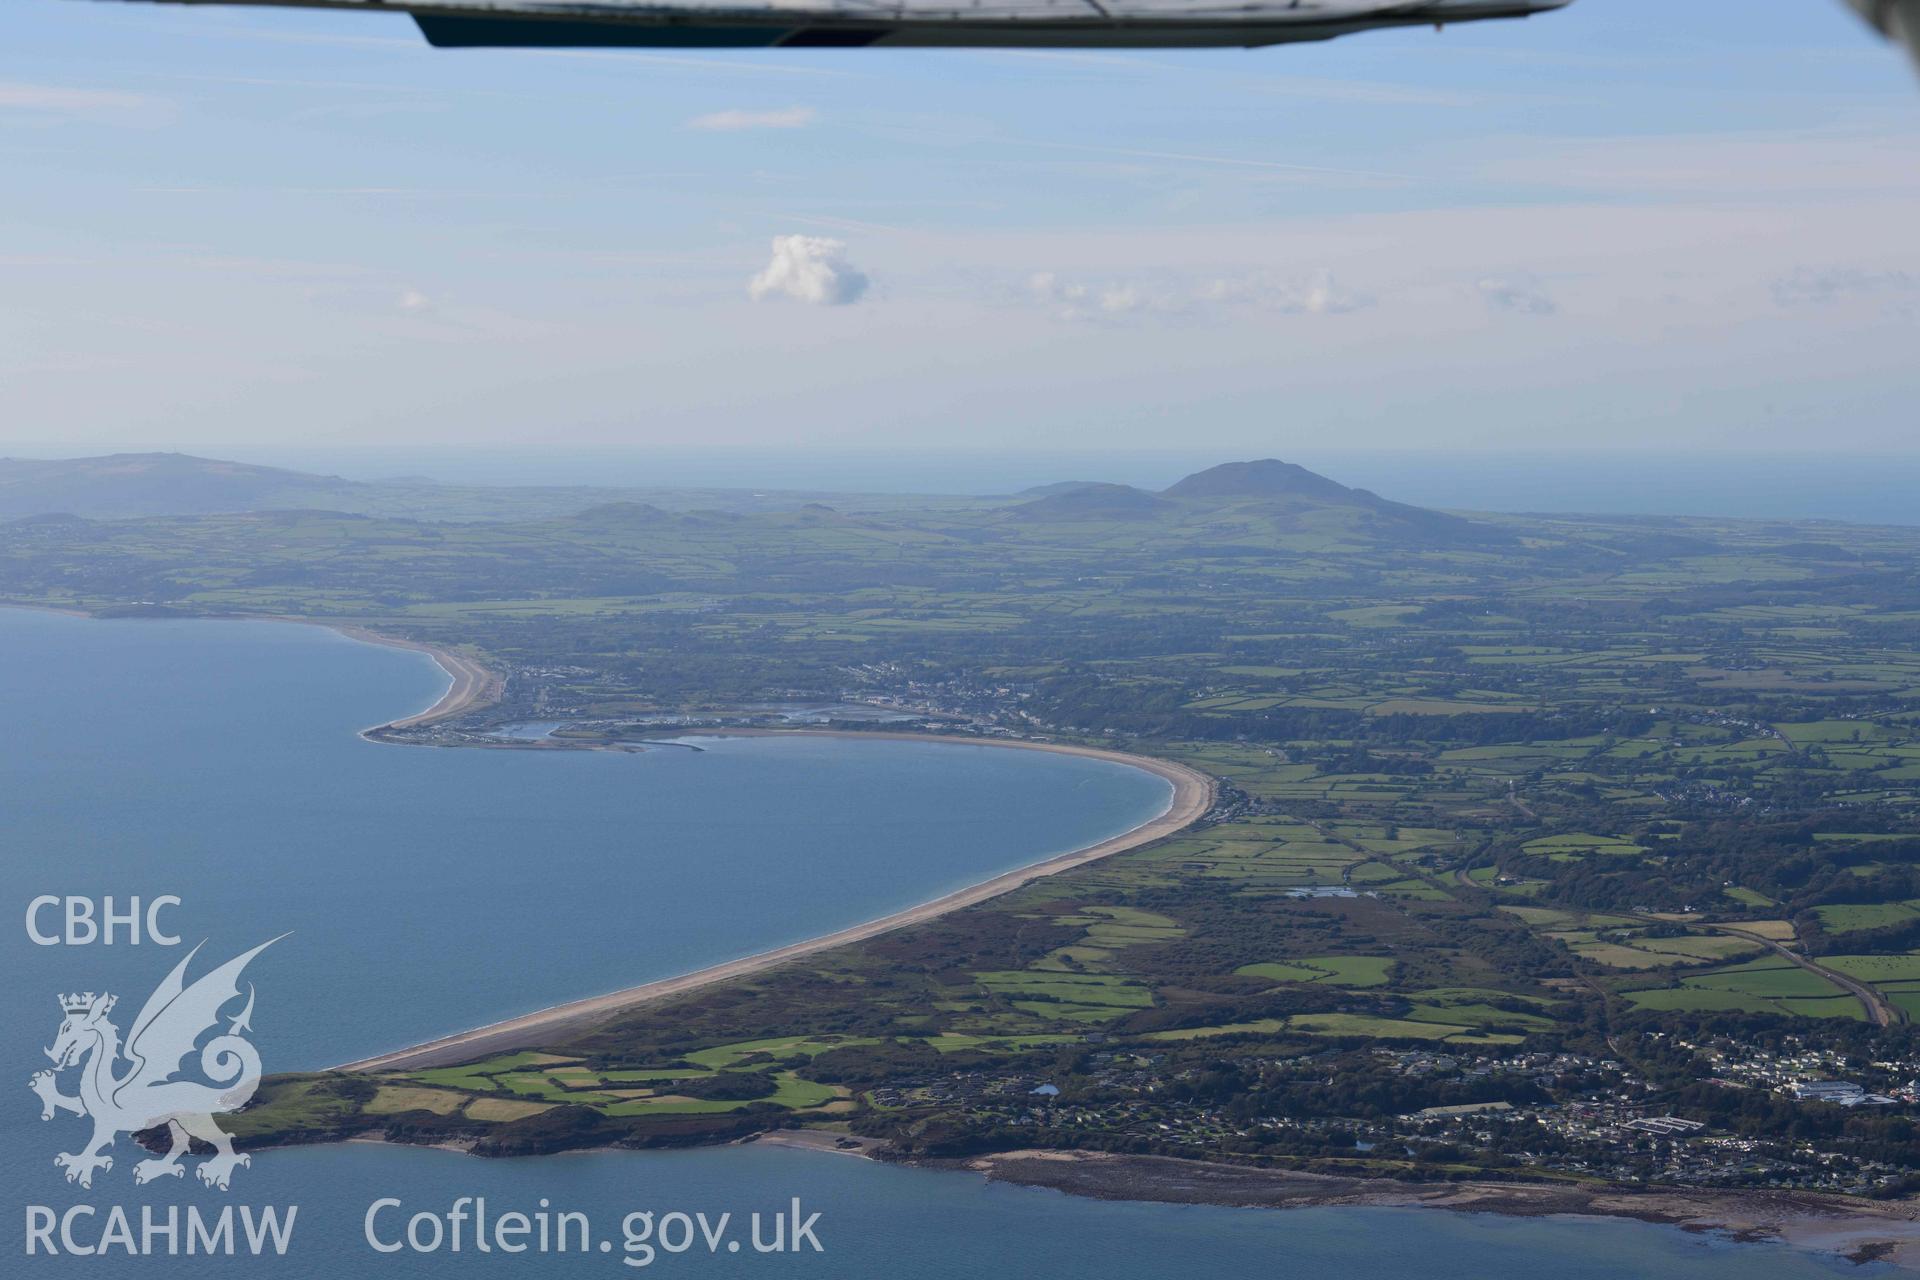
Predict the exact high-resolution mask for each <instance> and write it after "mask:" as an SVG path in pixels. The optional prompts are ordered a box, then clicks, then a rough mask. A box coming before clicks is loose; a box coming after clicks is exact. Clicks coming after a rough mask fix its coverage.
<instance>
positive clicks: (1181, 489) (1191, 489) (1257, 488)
mask: <svg viewBox="0 0 1920 1280" xmlns="http://www.w3.org/2000/svg"><path fill="white" fill-rule="evenodd" d="M1161 492H1162V493H1164V494H1165V495H1166V496H1167V497H1169V498H1282V497H1304V498H1319V499H1322V500H1331V501H1335V502H1355V501H1361V502H1364V501H1366V500H1367V499H1368V498H1371V497H1372V495H1371V494H1368V493H1366V491H1365V490H1362V489H1349V488H1348V487H1347V486H1346V485H1343V484H1341V483H1340V482H1339V481H1337V480H1329V479H1327V478H1326V477H1325V476H1323V475H1319V474H1317V473H1315V472H1312V471H1309V470H1307V469H1306V468H1305V467H1303V466H1300V465H1299V464H1297V463H1293V462H1282V461H1280V460H1279V459H1278V458H1261V459H1258V460H1257V461H1253V462H1223V463H1221V464H1220V465H1219V466H1217V467H1208V468H1207V469H1206V470H1205V471H1196V472H1194V473H1193V474H1192V475H1190V476H1188V477H1187V478H1186V479H1184V480H1181V481H1179V482H1177V483H1175V484H1172V485H1169V486H1168V487H1167V488H1166V489H1164V490H1162V491H1161Z"/></svg>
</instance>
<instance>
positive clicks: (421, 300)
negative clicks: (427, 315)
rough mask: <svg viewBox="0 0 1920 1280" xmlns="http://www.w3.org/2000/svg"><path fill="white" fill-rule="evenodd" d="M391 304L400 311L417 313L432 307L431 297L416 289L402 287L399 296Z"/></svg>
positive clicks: (429, 309)
mask: <svg viewBox="0 0 1920 1280" xmlns="http://www.w3.org/2000/svg"><path fill="white" fill-rule="evenodd" d="M393 305H394V306H395V307H396V308H398V309H399V310H401V311H406V312H411V313H415V314H418V313H420V312H423V311H431V310H432V309H433V299H432V298H429V297H428V296H427V295H426V294H424V293H422V292H420V291H419V290H418V289H402V290H401V291H400V296H399V297H398V298H396V299H394V302H393Z"/></svg>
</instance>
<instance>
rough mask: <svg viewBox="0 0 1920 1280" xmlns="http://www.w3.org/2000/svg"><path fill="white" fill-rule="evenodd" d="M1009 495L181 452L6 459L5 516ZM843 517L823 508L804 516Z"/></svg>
mask: <svg viewBox="0 0 1920 1280" xmlns="http://www.w3.org/2000/svg"><path fill="white" fill-rule="evenodd" d="M1003 501H1004V500H1003V499H1001V500H997V499H988V498H971V497H955V496H945V497H939V496H930V495H926V494H841V493H831V492H818V491H812V490H807V491H798V490H790V491H771V492H768V491H761V490H755V489H665V488H644V487H621V488H610V487H597V486H586V485H515V484H503V485H459V484H439V483H436V482H434V481H432V480H428V479H424V478H421V477H418V476H402V477H390V478H387V479H382V480H372V481H368V480H348V479H345V478H344V477H341V476H327V475H314V474H311V473H308V472H304V471H288V470H284V469H282V468H279V467H260V466H254V465H252V464H250V463H244V462H228V461H224V460H222V459H218V458H197V457H194V456H192V455H190V454H184V453H119V454H112V455H109V456H106V457H98V458H60V459H51V460H49V459H37V458H0V521H14V520H21V519H27V518H30V517H37V516H54V515H70V516H81V517H85V518H87V519H92V520H126V519H134V518H139V517H143V516H206V515H225V514H230V513H239V512H253V511H290V510H299V511H339V512H344V513H347V514H350V515H369V516H390V517H398V518H400V519H407V520H457V521H480V522H493V521H521V520H551V519H555V518H559V517H565V516H571V515H581V514H586V513H588V512H589V511H591V509H592V508H595V507H606V508H611V509H610V510H607V511H602V512H600V513H598V514H597V515H594V516H592V517H591V518H592V519H593V520H596V521H603V522H606V521H611V522H615V523H618V522H622V521H624V522H626V523H630V524H631V523H643V522H645V521H647V520H649V519H657V518H659V516H658V514H655V515H649V513H648V512H646V511H634V510H623V508H631V507H652V508H655V509H656V511H657V512H658V513H670V514H672V515H673V516H682V515H686V514H689V513H694V512H701V513H705V514H704V516H703V518H713V517H716V516H718V515H723V514H750V513H756V512H775V511H794V510H796V509H801V508H803V507H804V506H805V505H807V504H812V505H815V506H819V505H820V504H822V503H825V502H831V503H833V504H835V505H836V506H839V505H841V504H848V505H854V506H857V507H858V508H859V509H860V510H861V511H862V512H863V513H869V514H870V513H873V512H902V513H912V514H924V513H925V512H928V511H934V510H939V511H968V510H986V509H990V508H995V507H998V506H1000V505H1001V503H1002V502H1003ZM807 518H809V519H815V520H835V519H845V518H846V517H843V516H841V515H840V514H839V512H838V511H836V510H833V509H832V508H830V507H826V506H821V509H820V510H817V511H813V512H811V513H810V514H809V515H808V517H807Z"/></svg>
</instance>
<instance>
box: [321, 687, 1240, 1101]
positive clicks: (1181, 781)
mask: <svg viewBox="0 0 1920 1280" xmlns="http://www.w3.org/2000/svg"><path fill="white" fill-rule="evenodd" d="M449 692H450V694H451V691H449ZM443 701H444V700H443ZM443 714H450V713H443ZM721 732H725V731H720V732H710V731H702V732H700V733H699V734H689V735H686V736H699V737H712V736H721ZM731 736H756V737H765V736H772V737H778V736H793V737H848V738H863V739H872V738H878V739H884V740H892V741H914V742H943V743H949V744H952V743H961V744H963V745H971V746H989V747H999V748H1003V749H1011V750H1025V751H1051V752H1055V753H1056V754H1063V755H1076V756H1082V757H1086V758H1090V759H1098V760H1108V761H1112V762H1114V763H1116V764H1124V765H1128V766H1130V767H1132V768H1136V769H1141V770H1143V771H1145V772H1147V773H1151V774H1154V775H1155V776H1157V777H1160V778H1163V779H1165V780H1166V781H1167V782H1169V783H1170V784H1171V785H1172V787H1173V796H1172V799H1171V800H1170V801H1169V802H1168V805H1167V807H1166V809H1164V810H1162V811H1161V812H1160V813H1159V814H1158V815H1157V816H1156V817H1153V818H1150V819H1148V820H1147V821H1146V822H1143V823H1141V824H1140V825H1138V826H1136V827H1133V828H1131V829H1129V830H1127V831H1123V832H1121V833H1120V834H1118V835H1115V836H1110V837H1108V838H1107V839H1105V840H1102V841H1100V842H1098V843H1097V844H1091V845H1087V846H1086V847H1084V848H1080V849H1073V850H1069V851H1068V852H1066V853H1060V854H1055V855H1054V856H1053V857H1051V858H1045V859H1042V860H1041V861H1039V862H1034V863H1029V864H1028V865H1026V866H1024V867H1017V868H1015V869H1014V870H1012V871H1007V872H1003V873H1001V874H1000V875H997V876H994V877H992V878H991V879H987V880H983V881H980V882H979V883H977V884H971V885H967V886H966V887H964V888H961V889H956V890H954V891H953V892H951V893H948V894H943V895H942V896H940V897H938V898H934V899H931V900H929V901H927V902H922V903H918V904H916V905H914V906H911V907H906V908H904V909H902V910H899V911H895V912H891V913H889V914H887V915H884V916H879V917H877V918H875V919H872V920H867V921H863V922H861V923H859V924H856V925H850V926H848V927H847V928H844V929H839V930H835V931H834V932H832V933H825V934H820V935H818V936H816V937H812V938H806V939H803V940H801V941H799V942H793V943H789V944H787V945H786V946H782V947H775V948H773V949H771V950H767V951H761V952H756V953H755V954H753V955H749V956H742V957H740V958H738V959H735V960H728V961H723V962H722V963H720V964H716V965H709V966H707V967H706V968H704V969H696V970H694V971H692V972H691V973H684V974H679V975H676V976H674V977H671V978H661V979H657V980H655V981H652V982H646V983H642V984H640V985H639V986H634V987H626V988H623V989H621V990H618V991H611V992H608V993H606V994H605V995H599V996H589V997H587V998H585V999H581V1000H571V1001H567V1002H565V1003H562V1004H557V1005H552V1006H549V1007H548V1008H545V1009H537V1010H534V1011H533V1012H531V1013H525V1014H521V1015H519V1016H517V1017H513V1018H507V1019H504V1020H502V1021H500V1022H495V1023H489V1024H487V1025H485V1026H481V1027H474V1028H472V1029H470V1030H467V1031H461V1032H456V1033H454V1034H453V1035H449V1036H441V1037H439V1038H437V1039H434V1040H428V1041H424V1042H422V1043H420V1044H415V1045H408V1046H406V1047H404V1048H400V1049H395V1050H391V1051H389V1052H386V1053H382V1054H376V1055H374V1056H372V1057H368V1058H361V1059H358V1060H356V1061H353V1062H346V1063H341V1064H340V1065H338V1066H335V1067H330V1068H328V1069H329V1070H332V1071H353V1072H372V1071H398V1070H420V1069H423V1068H428V1067H439V1066H451V1065H453V1064H456V1063H460V1062H470V1061H473V1060H474V1059H476V1058H482V1057H488V1056H491V1055H493V1054H496V1053H505V1052H510V1051H513V1050H517V1049H526V1048H537V1047H539V1046H540V1045H543V1044H551V1043H553V1042H554V1041H555V1040H557V1039H560V1038H562V1037H565V1036H567V1035H570V1034H575V1033H578V1032H581V1031H584V1030H587V1029H588V1028H590V1027H592V1026H594V1025H597V1024H598V1023H600V1022H604V1021H606V1020H607V1019H609V1018H612V1017H615V1016H617V1015H619V1014H621V1013H624V1012H626V1011H628V1010H630V1009H634V1008H638V1007H640V1006H641V1005H646V1004H652V1003H655V1002H657V1001H660V1000H665V999H668V998H670V997H673V996H679V995H685V994H686V993H688V992H690V991H697V990H699V989H701V988H702V987H707V986H711V985H713V984H714V983H718V982H726V981H730V980H732V979H734V978H741V977H746V976H748V975H750V974H755V973H763V972H765V971H766V970H769V969H772V968H776V967H778V966H780V965H783V964H787V963H789V962H790V961H794V960H799V959H802V958H804V957H806V956H810V955H814V954H817V953H819V952H821V951H827V950H831V949H832V948H834V947H842V946H848V945H850V944H853V943H856V942H865V941H867V940H868V939H870V938H876V937H879V936H880V935H881V934H885V933H891V932H893V931H894V930H896V929H904V928H907V927H909V926H912V925H917V924H924V923H926V922H927V921H929V920H934V919H937V918H938V917H940V916H943V915H946V914H948V913H949V912H953V911H958V910H960V909H961V908H963V907H970V906H973V905H975V904H977V903H981V902H985V901H987V900H989V899H991V898H997V897H999V896H1000V895H1001V894H1004V893H1011V892H1012V891H1013V890H1015V889H1018V888H1020V887H1021V886H1022V885H1025V884H1028V883H1030V882H1032V881H1034V880H1038V879H1041V878H1043V877H1046V876H1052V875H1058V874H1059V873H1061V872H1063V871H1070V870H1072V869H1074V868H1075V867H1082V866H1085V865H1087V864H1088V863H1090V862H1097V861H1099V860H1100V859H1102V858H1108V857H1112V856H1113V855H1114V854H1116V853H1123V852H1125V851H1127V850H1129V849H1135V848H1138V847H1139V846H1141V845H1143V844H1148V843H1151V842H1152V841H1155V840H1159V839H1163V838H1165V837H1167V836H1170V835H1173V834H1175V833H1176V832H1179V831H1183V830H1185V829H1186V828H1187V827H1189V826H1191V825H1192V824H1193V823H1194V822H1196V821H1198V820H1199V819H1200V818H1201V817H1202V816H1203V815H1204V814H1205V813H1206V812H1207V810H1208V809H1210V808H1212V807H1213V799H1214V780H1213V779H1212V778H1210V777H1208V776H1207V775H1205V774H1203V773H1201V772H1199V771H1198V770H1195V769H1189V768H1188V767H1186V766H1185V765H1180V764H1174V763H1173V762H1171V761H1167V760H1156V759H1153V758H1152V757H1150V756H1136V755H1130V754H1128V753H1126V752H1123V751H1110V750H1106V749H1104V748H1099V747H1080V746H1072V745H1068V744H1063V743H1045V742H1016V741H1011V740H1005V739H994V738H984V739H971V738H964V739H963V738H954V737H947V736H943V735H941V734H915V733H881V732H876V733H865V732H856V731H851V730H807V729H766V730H733V731H731Z"/></svg>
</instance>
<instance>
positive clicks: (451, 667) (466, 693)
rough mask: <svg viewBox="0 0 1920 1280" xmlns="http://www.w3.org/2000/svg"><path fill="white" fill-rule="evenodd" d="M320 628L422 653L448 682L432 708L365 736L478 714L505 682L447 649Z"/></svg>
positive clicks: (360, 631) (361, 629) (342, 627)
mask: <svg viewBox="0 0 1920 1280" xmlns="http://www.w3.org/2000/svg"><path fill="white" fill-rule="evenodd" d="M294 621H302V619H294ZM322 625H331V626H332V628H333V630H335V631H338V632H339V633H340V634H341V635H343V636H349V637H351V638H352V639H355V640H362V641H365V642H366V643H368V644H377V645H384V646H386V647H387V648H389V649H411V650H413V651H414V652H416V653H424V654H426V655H427V656H428V657H430V658H432V659H433V660H434V661H435V662H437V663H439V664H440V669H441V670H442V671H444V672H446V673H447V678H448V680H449V681H450V683H449V684H448V685H447V691H446V692H445V693H443V694H441V695H440V698H439V700H438V701H436V702H435V703H434V704H433V705H432V706H430V707H428V708H427V709H426V710H424V711H416V712H415V713H414V714H412V715H410V716H402V717H401V718H400V719H398V720H390V721H388V722H387V723H386V724H379V725H374V726H373V727H371V728H369V729H367V730H365V731H364V733H366V734H378V733H382V732H384V731H387V730H392V729H414V728H418V727H419V726H421V725H425V724H433V723H435V722H436V721H440V720H447V719H450V718H452V717H454V716H457V715H460V714H461V713H463V712H467V711H474V710H477V709H479V708H480V707H484V706H486V705H487V704H488V703H490V702H493V701H495V700H497V699H498V698H499V697H500V693H501V690H502V688H503V687H504V686H505V681H504V680H503V679H502V678H501V677H500V675H499V674H498V673H497V672H495V671H493V670H491V669H490V668H488V667H486V666H485V665H483V664H481V663H480V662H477V661H475V660H474V659H472V658H469V657H466V656H465V655H463V654H458V653H454V652H453V651H452V650H450V649H443V648H441V647H440V646H438V645H433V644H428V643H426V642H425V641H424V640H404V639H401V638H400V637H399V636H389V635H382V634H381V633H380V632H378V631H369V630H367V628H365V627H356V626H350V625H341V624H322Z"/></svg>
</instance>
